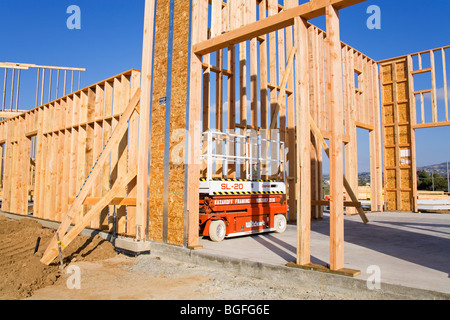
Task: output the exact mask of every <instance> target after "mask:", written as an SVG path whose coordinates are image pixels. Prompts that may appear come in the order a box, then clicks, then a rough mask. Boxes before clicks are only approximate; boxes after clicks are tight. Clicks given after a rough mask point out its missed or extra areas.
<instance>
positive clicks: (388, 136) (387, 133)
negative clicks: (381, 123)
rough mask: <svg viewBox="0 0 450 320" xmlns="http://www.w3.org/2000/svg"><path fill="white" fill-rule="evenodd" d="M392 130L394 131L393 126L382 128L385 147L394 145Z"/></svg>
mask: <svg viewBox="0 0 450 320" xmlns="http://www.w3.org/2000/svg"><path fill="white" fill-rule="evenodd" d="M394 130H395V127H393V126H391V127H386V128H384V144H385V145H393V144H395V135H394Z"/></svg>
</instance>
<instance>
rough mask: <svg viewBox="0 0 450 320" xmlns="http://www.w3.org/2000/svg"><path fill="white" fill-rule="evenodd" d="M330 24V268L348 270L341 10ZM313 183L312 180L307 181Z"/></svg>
mask: <svg viewBox="0 0 450 320" xmlns="http://www.w3.org/2000/svg"><path fill="white" fill-rule="evenodd" d="M326 24H327V49H328V50H327V56H326V59H327V62H328V67H327V69H328V73H327V88H328V90H327V97H328V99H327V100H328V101H327V105H328V106H329V109H330V112H331V117H330V124H331V125H330V137H331V139H330V268H331V270H339V269H342V268H344V207H343V205H344V194H343V190H344V186H343V181H342V176H343V174H344V166H343V147H342V143H343V141H342V138H343V137H342V136H343V128H342V127H343V111H342V108H343V107H342V69H341V43H340V40H339V14H338V10H337V9H336V8H334V7H333V6H331V5H329V6H327V8H326ZM307 181H309V180H307Z"/></svg>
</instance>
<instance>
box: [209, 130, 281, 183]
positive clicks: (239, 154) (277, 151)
mask: <svg viewBox="0 0 450 320" xmlns="http://www.w3.org/2000/svg"><path fill="white" fill-rule="evenodd" d="M261 131H263V130H261ZM273 131H274V132H275V134H272V135H271V137H274V138H275V139H267V138H264V137H263V135H262V134H256V132H255V131H252V130H248V131H247V132H246V133H245V134H238V133H233V132H220V131H217V130H208V131H205V132H204V133H203V139H202V140H203V141H202V142H203V146H204V148H203V150H204V153H203V154H202V160H205V161H206V177H205V178H206V180H208V181H211V180H213V179H214V178H217V177H218V176H217V175H214V174H213V172H214V164H216V166H217V164H218V162H222V166H223V169H222V175H221V177H220V178H222V179H228V178H229V175H228V172H229V167H230V165H232V164H236V166H235V167H236V172H235V174H234V175H237V171H238V170H237V168H239V167H241V166H243V167H244V170H239V171H240V178H239V179H245V180H248V181H261V180H263V179H262V177H270V179H274V178H275V177H276V179H274V180H277V181H279V180H282V182H286V154H285V147H284V142H283V141H281V140H280V137H279V135H278V134H276V130H273ZM263 132H264V131H263ZM205 143H206V146H205ZM269 168H270V173H271V174H268V170H269ZM274 168H275V169H274ZM242 171H243V172H242ZM242 175H245V177H243V176H242Z"/></svg>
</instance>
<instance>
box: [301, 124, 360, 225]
mask: <svg viewBox="0 0 450 320" xmlns="http://www.w3.org/2000/svg"><path fill="white" fill-rule="evenodd" d="M309 124H310V127H311V131H312V132H313V134H314V136H316V138H318V139H319V140H320V143H321V144H322V147H323V149H324V150H325V153H326V154H327V156H328V158H329V157H330V149H329V147H328V145H327V143H326V142H325V139H324V138H323V135H322V133H321V132H320V130H319V128H318V127H317V124H316V122H315V121H314V119H313V118H312V117H311V116H310V117H309ZM344 187H345V189H346V190H347V193H348V195H349V196H350V199H351V200H352V202H358V197H356V195H355V193H354V192H353V190H352V187H351V186H350V184H349V183H348V181H347V179H346V178H345V176H344ZM356 210H357V211H358V214H359V216H360V217H361V219H362V221H363V222H364V223H368V222H369V219H367V216H366V214H365V213H364V210H363V209H362V208H361V207H360V206H359V207H356Z"/></svg>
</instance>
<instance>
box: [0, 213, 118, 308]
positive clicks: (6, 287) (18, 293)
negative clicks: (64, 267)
mask: <svg viewBox="0 0 450 320" xmlns="http://www.w3.org/2000/svg"><path fill="white" fill-rule="evenodd" d="M54 234H55V231H54V230H49V229H45V228H43V227H42V225H41V224H40V223H39V222H37V221H35V220H32V219H22V220H20V221H15V220H10V219H7V218H5V217H2V216H0V299H14V300H16V299H23V298H26V297H29V296H31V295H32V293H33V292H34V291H35V290H37V289H40V288H43V287H46V286H48V285H52V284H53V283H55V281H56V280H57V279H58V278H59V277H60V275H61V274H60V269H59V259H55V261H54V262H53V263H52V264H51V265H49V266H46V265H44V264H42V263H41V262H40V259H41V257H42V255H43V253H44V251H45V249H46V248H47V246H48V244H49V243H50V240H51V239H52V237H53V236H54ZM38 237H39V238H41V240H40V245H39V250H38V252H36V254H34V250H35V246H36V242H37V239H38ZM115 255H117V253H116V252H115V251H114V247H113V246H112V244H111V243H109V242H108V241H105V240H103V239H102V238H100V237H98V236H96V237H93V238H89V237H82V236H79V237H77V238H76V239H75V240H74V241H73V242H72V243H71V244H70V245H69V246H68V247H67V248H65V249H64V250H63V257H64V263H68V262H69V261H73V260H77V261H98V260H104V259H109V258H112V257H114V256H115Z"/></svg>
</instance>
